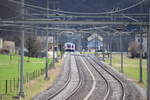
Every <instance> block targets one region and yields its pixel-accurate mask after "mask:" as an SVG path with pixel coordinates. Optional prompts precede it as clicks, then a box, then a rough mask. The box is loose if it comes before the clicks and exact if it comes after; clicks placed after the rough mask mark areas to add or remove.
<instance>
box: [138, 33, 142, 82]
mask: <svg viewBox="0 0 150 100" xmlns="http://www.w3.org/2000/svg"><path fill="white" fill-rule="evenodd" d="M142 37H143V33H142V32H140V79H139V82H140V83H141V82H143V79H142V59H143V45H142V42H143V38H142Z"/></svg>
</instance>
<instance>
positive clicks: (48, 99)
mask: <svg viewBox="0 0 150 100" xmlns="http://www.w3.org/2000/svg"><path fill="white" fill-rule="evenodd" d="M69 66H71V63H70V55H69ZM70 74H71V68H70V67H69V73H68V75H67V76H68V78H67V82H66V83H65V84H64V86H63V87H62V88H60V89H59V90H58V91H57V92H55V93H54V94H52V95H50V96H48V98H47V100H51V99H52V98H53V97H55V96H56V95H58V94H59V93H60V92H61V91H63V90H64V89H65V88H66V87H67V85H68V84H69V82H70V80H71V75H70Z"/></svg>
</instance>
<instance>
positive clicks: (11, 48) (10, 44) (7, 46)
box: [3, 41, 15, 52]
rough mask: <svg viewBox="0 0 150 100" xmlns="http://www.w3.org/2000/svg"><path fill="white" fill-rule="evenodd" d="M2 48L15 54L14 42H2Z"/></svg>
mask: <svg viewBox="0 0 150 100" xmlns="http://www.w3.org/2000/svg"><path fill="white" fill-rule="evenodd" d="M3 48H4V49H7V50H9V52H15V42H14V41H3Z"/></svg>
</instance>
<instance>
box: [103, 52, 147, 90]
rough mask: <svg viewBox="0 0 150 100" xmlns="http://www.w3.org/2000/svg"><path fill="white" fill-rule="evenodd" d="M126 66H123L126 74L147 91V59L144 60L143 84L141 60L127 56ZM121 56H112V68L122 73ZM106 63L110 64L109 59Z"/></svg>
mask: <svg viewBox="0 0 150 100" xmlns="http://www.w3.org/2000/svg"><path fill="white" fill-rule="evenodd" d="M123 59H124V64H123V66H124V67H123V71H124V74H125V75H126V76H127V77H128V78H129V79H130V80H131V81H133V82H135V83H137V84H139V85H140V86H142V87H143V88H145V89H146V86H147V61H146V59H143V67H142V70H143V73H142V78H143V83H139V76H140V74H139V73H140V67H139V58H134V59H132V58H129V57H127V56H124V58H123ZM120 62H121V61H120V55H119V54H113V55H112V66H113V67H114V68H115V69H117V70H118V71H120V69H121V68H120ZM106 63H107V64H109V59H106Z"/></svg>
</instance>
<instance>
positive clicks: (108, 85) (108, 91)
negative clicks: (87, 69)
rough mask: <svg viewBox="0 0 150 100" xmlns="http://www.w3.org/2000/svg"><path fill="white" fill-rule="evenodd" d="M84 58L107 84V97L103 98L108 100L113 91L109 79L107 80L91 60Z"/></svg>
mask: <svg viewBox="0 0 150 100" xmlns="http://www.w3.org/2000/svg"><path fill="white" fill-rule="evenodd" d="M84 58H85V59H86V60H87V61H88V62H89V64H90V65H91V66H92V67H93V68H94V69H95V71H96V72H97V73H98V74H99V75H100V76H101V77H102V78H103V79H104V81H105V83H106V85H107V93H106V95H105V97H104V98H103V100H107V98H108V97H109V94H110V91H111V88H110V84H109V82H108V81H107V79H106V78H105V76H104V75H103V74H102V73H100V71H99V70H98V69H97V68H96V67H95V66H94V65H93V64H92V63H90V61H89V59H87V58H86V57H84Z"/></svg>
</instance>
